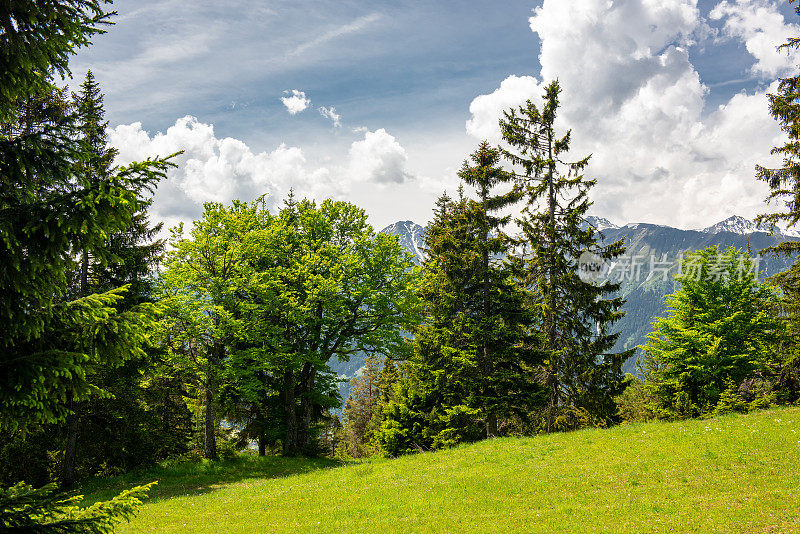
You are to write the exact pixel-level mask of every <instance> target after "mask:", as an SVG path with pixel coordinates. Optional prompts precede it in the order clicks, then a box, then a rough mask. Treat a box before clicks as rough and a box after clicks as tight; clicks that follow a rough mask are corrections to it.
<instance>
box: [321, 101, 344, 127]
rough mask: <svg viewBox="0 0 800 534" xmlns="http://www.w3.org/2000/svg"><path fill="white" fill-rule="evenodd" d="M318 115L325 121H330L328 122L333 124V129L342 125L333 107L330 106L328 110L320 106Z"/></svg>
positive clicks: (339, 116)
mask: <svg viewBox="0 0 800 534" xmlns="http://www.w3.org/2000/svg"><path fill="white" fill-rule="evenodd" d="M319 113H320V115H322V116H323V117H325V118H326V119H330V121H331V122H332V123H333V127H334V128H339V127H341V126H342V123H341V121H340V119H341V115H339V114H338V113H336V108H335V107H333V106H331V107H329V108H326V107H325V106H321V107H320V108H319Z"/></svg>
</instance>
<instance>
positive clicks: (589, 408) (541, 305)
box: [500, 81, 632, 431]
mask: <svg viewBox="0 0 800 534" xmlns="http://www.w3.org/2000/svg"><path fill="white" fill-rule="evenodd" d="M560 92H561V88H560V86H559V84H558V82H557V81H553V82H551V83H550V84H549V85H548V86H547V87H546V89H545V92H544V95H543V104H542V106H541V108H540V107H538V106H536V105H535V104H533V103H532V102H531V101H528V102H527V103H526V105H524V106H520V107H519V108H518V109H512V110H510V111H509V112H505V113H504V118H503V119H501V121H500V126H501V130H502V134H503V140H504V141H505V142H506V143H507V144H508V147H509V148H508V149H503V154H504V155H505V157H506V158H507V159H508V160H509V161H510V162H511V163H512V164H513V165H515V166H516V167H517V168H518V169H520V172H519V173H518V174H517V179H518V180H519V184H520V186H522V187H524V189H525V194H526V197H527V198H526V206H525V208H524V209H523V215H522V217H521V218H520V219H519V221H518V222H519V225H520V227H521V229H522V234H523V236H524V237H523V245H524V246H525V247H526V250H525V253H524V255H523V257H522V258H521V259H520V264H521V267H522V268H523V269H524V271H525V273H526V274H525V284H526V286H527V287H528V288H529V289H530V302H529V306H530V309H532V310H534V312H535V314H536V319H535V321H536V327H537V329H538V330H539V331H541V333H542V335H543V336H542V340H541V344H540V345H539V346H538V347H537V348H539V349H540V350H541V351H543V353H544V354H545V361H544V364H543V366H542V371H543V376H544V379H543V382H544V385H545V386H546V388H547V390H548V395H549V402H548V405H547V408H546V409H545V412H544V414H543V415H544V421H543V423H544V428H545V429H546V430H547V431H552V430H555V429H557V428H559V427H563V426H569V424H568V423H567V421H568V419H569V418H570V412H572V411H575V410H578V411H581V412H583V413H585V414H587V416H588V417H590V418H591V419H592V420H594V421H595V422H596V423H601V424H602V423H605V422H610V421H611V420H612V419H613V418H614V412H615V408H614V402H613V397H614V396H615V395H617V394H619V393H620V392H621V391H622V389H623V387H624V383H623V375H622V364H623V362H624V361H625V360H626V359H627V358H628V357H630V356H631V355H632V351H626V352H623V353H616V354H615V353H612V352H611V351H612V349H613V346H614V343H615V341H616V339H617V337H618V336H619V334H618V333H611V332H610V331H609V330H610V328H611V326H612V325H613V323H614V322H615V321H617V320H619V319H620V318H621V317H622V314H623V312H622V311H621V308H622V304H623V301H622V299H621V298H619V297H612V296H611V295H613V294H614V293H615V292H616V291H617V290H618V288H619V286H618V285H617V284H609V283H606V284H603V285H596V284H593V283H590V282H585V281H583V280H581V278H580V277H579V276H578V270H577V260H578V258H579V257H580V256H581V254H583V253H585V252H587V251H588V252H591V253H593V254H596V255H597V256H599V257H600V258H601V259H602V260H604V261H612V260H613V259H614V258H616V257H618V256H619V255H621V254H622V253H623V252H624V250H625V249H624V245H623V243H622V242H621V241H618V242H616V243H611V244H605V243H603V242H602V240H601V238H600V237H599V236H598V234H597V232H596V231H595V229H594V228H592V227H591V226H585V227H582V226H584V225H582V223H584V221H585V218H584V217H585V215H586V212H587V211H588V209H589V207H590V206H591V202H590V201H589V197H588V194H589V190H590V189H591V188H592V187H593V186H594V185H595V183H596V182H595V180H591V179H588V178H586V177H585V176H584V175H583V171H584V169H585V168H586V166H587V164H588V163H589V157H585V158H583V159H579V160H577V161H574V162H568V163H565V160H566V157H567V153H568V151H569V145H570V138H571V132H570V131H567V132H566V134H564V135H563V136H560V137H559V135H558V134H557V132H556V129H555V122H556V117H557V113H558V107H559V93H560ZM560 417H561V419H559V418H560Z"/></svg>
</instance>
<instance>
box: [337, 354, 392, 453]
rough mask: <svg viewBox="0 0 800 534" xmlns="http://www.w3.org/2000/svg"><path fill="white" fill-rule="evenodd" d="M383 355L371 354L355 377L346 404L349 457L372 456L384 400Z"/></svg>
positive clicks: (345, 436) (346, 435) (346, 434)
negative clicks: (376, 419) (382, 383)
mask: <svg viewBox="0 0 800 534" xmlns="http://www.w3.org/2000/svg"><path fill="white" fill-rule="evenodd" d="M382 360H383V359H382V358H380V357H379V355H378V354H370V355H369V356H367V361H366V362H365V364H364V367H362V368H361V371H360V372H359V374H358V375H357V376H355V377H353V379H352V380H351V382H350V383H351V385H352V388H351V390H350V396H349V397H348V399H347V402H346V403H345V407H344V415H345V423H344V429H343V430H344V444H345V446H346V452H347V454H348V455H349V456H353V457H355V458H362V457H365V456H370V455H371V454H372V453H373V451H372V450H371V443H372V439H373V430H374V428H373V427H372V423H373V420H374V419H375V416H376V413H377V410H378V403H379V402H380V399H381V376H382V371H383V369H382Z"/></svg>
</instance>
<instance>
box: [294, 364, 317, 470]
mask: <svg viewBox="0 0 800 534" xmlns="http://www.w3.org/2000/svg"><path fill="white" fill-rule="evenodd" d="M315 376H316V371H315V369H314V366H313V365H312V364H311V363H308V362H306V363H305V365H303V371H302V373H301V375H300V392H301V393H300V395H301V397H300V425H299V428H298V432H297V441H298V446H299V448H300V452H302V453H303V454H311V453H313V451H312V450H311V420H312V419H313V417H314V402H313V399H312V393H313V391H314V378H315Z"/></svg>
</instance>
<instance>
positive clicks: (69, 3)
mask: <svg viewBox="0 0 800 534" xmlns="http://www.w3.org/2000/svg"><path fill="white" fill-rule="evenodd" d="M103 4H104V2H101V1H98V0H53V1H48V2H38V1H20V2H11V3H9V2H6V3H4V4H3V6H2V7H0V19H2V21H3V28H4V30H3V31H2V32H0V63H2V65H3V71H4V74H3V76H0V235H2V239H0V265H2V266H3V268H2V269H0V294H2V295H3V298H2V299H0V321H1V322H2V323H3V328H2V329H0V434H2V435H3V437H4V439H12V438H16V437H19V436H21V435H24V434H25V433H27V432H29V431H30V430H31V429H32V428H33V427H35V426H36V425H39V424H44V423H60V422H63V421H64V420H65V419H66V417H67V416H68V415H69V413H70V409H69V406H68V401H67V399H72V400H73V401H78V400H84V399H87V398H89V397H90V396H91V395H96V394H98V393H101V391H99V389H98V388H97V387H96V386H95V385H93V384H92V383H91V381H90V380H89V377H88V375H89V372H88V371H89V369H90V368H91V367H92V366H93V365H96V364H97V363H99V362H103V363H104V364H108V365H115V364H119V363H120V362H122V361H125V360H126V359H129V358H130V357H132V356H136V355H139V354H142V352H143V350H142V347H143V345H144V344H145V342H146V338H147V330H148V329H149V328H150V327H152V322H151V320H152V315H151V314H148V313H132V312H131V313H122V314H121V313H119V312H118V310H116V309H115V304H116V303H118V302H119V300H120V299H121V298H122V295H123V293H124V288H118V289H115V290H113V291H108V292H105V293H101V294H90V295H85V296H83V297H81V298H77V299H71V300H67V299H65V296H67V295H68V289H69V288H68V279H69V275H70V273H72V272H74V270H75V269H76V267H77V262H76V256H78V255H80V254H81V252H82V251H84V250H87V251H89V252H90V253H92V252H94V253H98V252H99V251H101V250H102V249H103V247H104V246H105V240H106V237H107V236H108V235H109V233H111V232H114V231H118V230H121V229H123V228H125V227H126V225H127V224H128V223H129V222H130V218H131V216H132V213H133V211H134V210H133V205H134V200H135V198H136V191H137V190H138V189H139V188H141V187H148V186H151V185H153V184H155V183H156V182H157V181H158V179H159V178H161V177H163V175H164V172H165V170H166V168H167V167H168V166H169V164H168V162H166V161H164V160H156V161H152V160H148V161H146V162H142V163H132V164H130V165H128V166H126V167H124V168H121V169H119V170H118V172H117V173H116V175H115V179H114V180H109V181H107V182H106V183H104V184H103V187H98V188H91V187H83V184H80V183H78V184H76V179H75V178H76V177H75V174H74V170H75V164H76V162H78V161H81V160H82V159H83V158H84V157H85V154H83V153H82V150H81V149H82V147H81V146H80V144H79V143H78V142H77V141H76V139H77V137H78V136H79V133H80V132H79V129H78V127H77V125H76V122H75V116H74V114H73V113H71V112H70V110H69V109H68V107H67V106H64V105H62V104H63V103H64V101H65V100H66V99H65V98H64V91H63V90H59V89H57V88H56V87H55V86H54V85H53V74H54V73H57V74H60V75H62V76H63V75H66V74H67V73H68V72H69V71H68V68H67V63H68V59H69V57H70V56H71V55H72V54H73V53H74V52H75V51H76V49H77V48H79V47H81V46H85V45H87V44H88V43H89V40H90V38H91V36H93V35H97V34H98V33H102V29H101V28H100V27H99V26H100V25H101V24H103V23H104V22H106V18H107V17H108V15H109V14H108V13H105V12H104V11H103ZM145 489H146V488H138V489H134V490H131V492H127V493H126V494H123V495H121V496H120V497H119V498H118V499H115V500H113V501H109V502H106V503H97V504H95V505H94V506H92V507H90V508H88V509H84V510H77V509H75V508H74V507H73V506H72V504H73V503H74V502H75V499H68V498H65V497H64V496H60V495H57V494H56V493H55V491H54V487H52V486H49V487H45V488H41V489H39V490H34V489H33V488H31V487H30V486H27V485H25V484H23V483H20V484H17V485H15V486H13V487H11V488H9V489H7V490H0V529H3V530H5V531H18V532H107V531H109V530H111V529H112V528H113V526H112V525H113V523H114V522H115V521H117V520H118V518H121V517H130V514H131V512H132V511H133V509H134V508H135V506H136V505H137V504H140V501H139V500H138V499H137V498H136V495H137V494H138V495H141V493H142V492H143V491H144V490H145Z"/></svg>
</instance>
